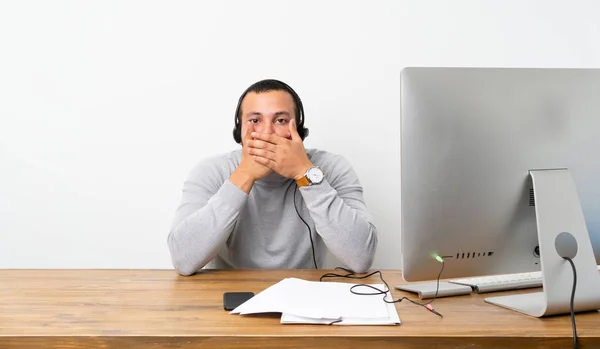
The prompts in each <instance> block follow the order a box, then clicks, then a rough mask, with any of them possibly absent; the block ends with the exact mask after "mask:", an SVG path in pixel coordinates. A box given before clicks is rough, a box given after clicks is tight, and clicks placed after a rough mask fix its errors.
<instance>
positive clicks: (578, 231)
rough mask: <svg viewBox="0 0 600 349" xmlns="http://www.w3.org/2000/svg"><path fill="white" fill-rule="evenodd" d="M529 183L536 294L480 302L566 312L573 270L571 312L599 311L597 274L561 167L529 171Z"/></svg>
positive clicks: (573, 193)
mask: <svg viewBox="0 0 600 349" xmlns="http://www.w3.org/2000/svg"><path fill="white" fill-rule="evenodd" d="M529 174H530V175H531V179H532V181H533V192H534V199H535V215H536V223H537V232H538V241H539V246H540V263H541V269H542V286H543V291H542V292H535V293H528V294H519V295H512V296H500V297H490V298H486V299H485V301H486V302H487V303H491V304H495V305H498V306H501V307H505V308H508V309H512V310H515V311H518V312H521V313H524V314H527V315H531V316H536V317H542V316H547V315H557V314H568V313H570V312H571V310H570V309H571V308H570V301H571V292H572V287H573V270H572V268H571V265H570V264H569V262H568V261H567V260H565V259H563V256H566V257H571V258H572V260H573V263H574V264H575V268H576V270H577V286H576V291H575V301H574V311H575V312H582V311H593V310H598V309H600V292H598V290H600V274H598V269H597V266H596V260H595V257H594V251H593V250H592V244H591V242H590V236H589V234H588V230H587V227H586V224H585V220H584V217H583V212H582V210H581V206H580V204H579V197H578V195H577V190H576V188H575V183H574V181H573V178H572V176H571V173H570V172H569V170H567V169H552V170H532V171H529Z"/></svg>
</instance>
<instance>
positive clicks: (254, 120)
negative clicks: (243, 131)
mask: <svg viewBox="0 0 600 349" xmlns="http://www.w3.org/2000/svg"><path fill="white" fill-rule="evenodd" d="M248 121H249V122H251V123H253V124H257V123H258V119H250V120H248Z"/></svg>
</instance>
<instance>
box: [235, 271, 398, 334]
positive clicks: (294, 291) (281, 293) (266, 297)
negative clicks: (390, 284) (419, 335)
mask: <svg viewBox="0 0 600 349" xmlns="http://www.w3.org/2000/svg"><path fill="white" fill-rule="evenodd" d="M353 285H354V284H350V283H341V282H315V281H306V280H302V279H297V278H287V279H283V280H282V281H280V282H278V283H277V284H275V285H273V286H271V287H269V288H267V289H266V290H264V291H262V292H260V293H258V294H257V295H255V296H254V297H252V298H251V299H250V300H248V301H246V302H245V303H244V304H242V305H240V306H239V307H237V308H235V309H234V310H232V311H231V314H240V315H245V314H257V313H281V314H282V315H281V323H283V324H335V325H397V324H400V318H399V317H398V312H397V311H396V306H395V305H394V304H393V303H386V302H384V301H383V295H381V294H378V295H368V296H367V295H357V294H353V293H352V292H350V288H351V287H352V286H353ZM372 286H374V287H377V288H379V289H381V290H382V289H384V287H385V286H384V285H383V284H381V285H372ZM359 290H360V291H361V292H365V293H367V292H373V291H374V290H372V289H370V288H367V287H365V288H359ZM355 291H358V290H357V289H355ZM386 299H388V300H391V297H390V295H389V293H388V294H386Z"/></svg>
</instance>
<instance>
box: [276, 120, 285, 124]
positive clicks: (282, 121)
mask: <svg viewBox="0 0 600 349" xmlns="http://www.w3.org/2000/svg"><path fill="white" fill-rule="evenodd" d="M277 122H278V123H280V124H285V123H286V122H287V119H277Z"/></svg>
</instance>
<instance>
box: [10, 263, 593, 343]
mask: <svg viewBox="0 0 600 349" xmlns="http://www.w3.org/2000/svg"><path fill="white" fill-rule="evenodd" d="M324 272H325V271H322V270H321V271H315V270H275V271H206V272H203V273H200V274H196V275H194V276H191V277H182V276H179V275H177V273H176V272H175V271H172V270H0V348H32V347H33V348H81V347H83V348H92V347H101V348H107V347H109V348H163V347H164V348H199V347H203V348H217V347H218V348H222V347H228V348H313V347H315V348H316V347H335V348H369V349H375V348H450V347H461V348H466V347H468V348H488V347H491V348H505V347H506V348H570V347H572V337H571V336H572V330H571V323H570V318H569V316H558V317H552V318H545V319H538V318H533V317H528V316H525V315H521V314H518V313H515V312H512V311H510V310H505V309H502V308H499V307H495V306H492V305H489V304H486V303H484V301H483V298H484V297H482V296H479V295H470V296H460V297H451V298H440V299H438V300H436V301H435V303H434V305H435V308H436V309H437V310H438V311H439V312H441V313H442V314H443V315H444V318H443V319H441V318H439V317H437V316H435V315H433V314H432V313H430V312H428V311H426V310H424V309H423V308H422V307H418V306H415V305H412V304H410V303H408V302H402V303H400V304H398V305H397V309H398V312H399V315H400V319H401V321H402V324H401V325H399V326H326V325H281V324H280V323H279V316H244V317H242V316H239V315H229V314H228V312H227V311H224V310H223V303H222V299H223V298H222V297H223V292H225V291H253V292H255V293H258V292H260V291H262V290H264V289H265V288H267V287H268V286H270V285H272V284H274V283H276V282H278V281H280V280H281V279H283V278H285V277H290V276H294V277H299V278H303V279H306V280H318V278H319V276H320V275H322V274H323V273H324ZM384 277H385V278H386V280H387V281H388V283H389V284H390V286H392V285H396V284H399V283H402V278H401V274H400V272H398V271H384ZM340 281H343V280H340ZM366 281H367V282H370V283H377V282H378V281H379V279H378V278H377V277H371V278H370V279H367V280H366ZM393 293H394V298H398V297H399V296H401V295H406V293H404V292H401V291H396V290H394V292H393ZM576 320H577V329H578V333H579V336H580V348H600V314H599V313H598V312H591V313H585V314H578V315H577V316H576Z"/></svg>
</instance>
